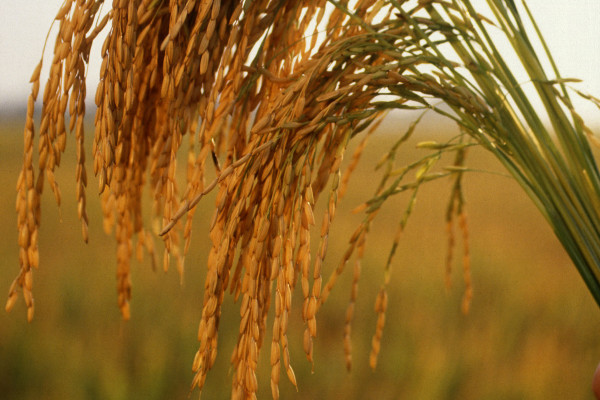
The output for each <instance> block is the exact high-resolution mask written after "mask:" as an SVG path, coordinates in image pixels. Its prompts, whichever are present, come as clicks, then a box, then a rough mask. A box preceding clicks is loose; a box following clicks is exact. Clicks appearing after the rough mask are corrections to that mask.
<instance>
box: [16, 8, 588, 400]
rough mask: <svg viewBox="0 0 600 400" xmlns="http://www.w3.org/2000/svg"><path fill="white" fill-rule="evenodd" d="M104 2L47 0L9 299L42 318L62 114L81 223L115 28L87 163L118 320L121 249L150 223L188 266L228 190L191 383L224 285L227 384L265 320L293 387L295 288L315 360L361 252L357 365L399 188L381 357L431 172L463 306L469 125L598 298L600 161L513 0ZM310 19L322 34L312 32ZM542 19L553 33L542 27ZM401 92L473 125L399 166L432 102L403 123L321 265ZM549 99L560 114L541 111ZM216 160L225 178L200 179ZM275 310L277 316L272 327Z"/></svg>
mask: <svg viewBox="0 0 600 400" xmlns="http://www.w3.org/2000/svg"><path fill="white" fill-rule="evenodd" d="M102 5H103V2H102V1H98V0H81V1H77V2H75V3H74V2H72V1H68V0H67V1H65V3H64V5H63V6H62V7H61V9H60V11H59V12H58V14H57V16H56V20H57V21H58V23H59V25H60V28H59V33H58V35H57V38H56V42H55V46H54V56H53V59H52V62H51V67H50V74H49V78H48V81H47V82H46V85H45V89H44V93H43V104H42V117H41V121H40V123H39V128H38V131H39V134H38V138H37V143H38V151H37V158H38V165H37V175H36V173H35V172H36V171H35V168H34V162H33V143H34V140H35V138H34V136H35V133H34V132H35V123H34V121H33V115H34V114H33V111H34V102H35V100H36V98H37V95H38V91H39V87H40V69H41V65H42V63H41V62H40V65H38V67H37V68H36V70H35V71H34V74H33V76H32V83H33V87H32V93H31V95H30V98H29V101H28V110H27V117H26V123H25V133H24V163H23V169H22V172H21V174H20V175H19V178H18V183H17V215H18V218H17V224H18V229H19V247H20V255H19V260H20V272H19V274H18V276H17V278H16V279H15V281H14V282H13V284H12V285H11V287H10V289H9V298H8V302H7V305H6V309H7V310H10V309H11V308H12V306H13V305H14V303H15V302H16V300H17V297H18V293H19V290H20V291H21V292H22V294H23V298H24V300H25V303H26V305H27V308H28V319H29V320H31V318H32V317H33V310H34V302H33V295H32V282H33V271H34V270H35V268H37V267H38V264H39V261H38V258H39V256H38V250H37V248H38V243H37V237H38V231H39V227H40V223H41V209H40V196H41V195H42V192H43V187H44V182H46V181H47V182H48V184H49V185H50V189H51V190H52V192H53V194H54V196H55V199H56V201H57V203H58V204H59V205H60V202H61V195H60V190H59V187H58V184H57V182H56V180H55V178H54V170H55V168H56V167H57V166H59V164H60V158H61V154H62V152H63V151H64V149H65V146H66V141H67V129H68V130H69V131H73V130H74V131H75V135H74V136H75V141H76V146H77V168H76V171H75V172H76V185H77V203H78V215H79V219H80V220H81V223H82V235H83V238H84V240H87V236H88V235H87V223H88V217H87V213H86V196H85V189H86V186H87V173H86V163H85V151H84V138H85V132H84V124H83V118H84V115H85V111H86V110H85V103H84V99H85V96H86V83H85V77H86V65H87V63H88V61H89V57H90V49H91V44H92V43H93V41H94V39H95V38H96V37H97V35H98V34H99V32H100V31H102V30H103V29H106V27H108V29H109V32H108V35H107V37H106V39H105V41H104V43H103V44H102V47H101V57H102V65H101V76H100V78H101V79H100V83H99V85H98V87H97V88H96V92H95V104H96V107H97V108H96V114H95V119H94V127H95V128H94V129H95V130H94V135H93V139H92V144H93V147H92V156H93V160H92V162H93V171H94V174H95V176H96V177H97V179H98V191H99V193H100V198H101V202H102V209H103V213H104V228H105V230H106V231H107V232H111V231H112V230H113V229H114V235H115V238H116V244H117V246H116V253H117V273H116V276H117V294H118V304H119V307H120V310H121V314H122V316H123V318H125V319H128V318H129V316H130V312H131V311H130V308H129V302H130V299H131V287H132V282H131V276H130V262H131V258H132V257H133V256H134V254H135V255H136V257H137V258H141V257H142V255H143V252H144V249H145V250H146V252H147V253H148V254H149V256H150V258H151V260H152V263H153V265H155V264H157V261H155V258H157V257H156V248H155V245H154V239H153V238H154V237H157V236H159V237H160V238H161V239H162V241H163V243H164V249H165V250H164V253H163V269H164V270H167V269H169V268H170V266H171V264H172V263H173V262H174V263H175V265H176V267H177V270H178V273H179V274H180V276H183V270H184V258H185V255H186V253H187V251H188V249H189V248H190V246H192V245H193V241H192V238H191V233H192V231H193V219H192V217H193V214H194V207H195V205H196V204H197V203H198V202H199V201H201V199H202V198H203V197H204V196H205V195H206V194H208V193H209V192H211V191H214V192H216V200H215V213H214V216H213V217H212V219H211V223H210V232H209V237H210V240H211V243H212V246H211V249H210V252H209V254H208V258H207V263H206V279H205V283H204V299H203V305H202V316H201V320H200V323H199V329H198V340H199V347H198V351H197V353H196V356H195V358H194V362H193V371H194V372H195V377H194V379H193V382H192V389H194V388H198V389H200V390H201V389H202V387H203V385H204V382H205V380H206V378H207V374H208V371H209V370H210V369H211V368H212V366H213V365H214V362H215V359H216V357H217V344H218V332H219V322H220V318H221V305H222V303H223V299H224V296H225V295H226V292H227V291H229V293H230V295H232V296H233V297H234V299H235V300H237V301H239V303H240V326H239V335H238V341H237V344H236V346H235V348H234V349H233V353H232V355H231V362H232V364H233V371H234V374H233V377H232V397H233V398H255V397H256V391H257V387H258V386H257V385H258V384H257V380H258V377H257V364H258V357H259V353H260V351H261V348H262V346H263V344H264V342H265V337H267V336H268V335H267V330H268V329H271V333H272V334H271V342H270V365H271V377H270V379H271V391H272V396H273V398H275V399H276V398H279V389H278V387H279V382H280V375H281V372H282V370H283V371H284V372H285V374H286V375H287V378H288V379H289V380H290V381H291V382H292V384H293V385H294V386H296V385H297V382H296V377H295V373H294V370H293V368H292V365H291V360H290V356H289V345H290V344H289V342H288V336H287V333H288V325H289V318H290V314H291V312H292V310H293V308H294V307H293V305H292V293H293V291H294V289H295V288H296V285H297V284H298V282H300V286H301V290H302V295H303V296H302V306H301V307H302V318H303V321H304V324H305V332H304V337H303V347H304V351H305V353H306V357H307V359H308V361H309V362H311V363H312V362H313V339H314V338H315V337H316V335H317V320H316V314H317V312H318V310H319V308H320V306H321V305H322V304H323V303H324V302H325V301H326V299H327V297H328V296H329V294H330V292H331V290H332V289H333V287H334V285H335V282H336V280H337V278H338V276H339V275H340V274H341V273H342V272H343V270H344V268H345V265H346V264H347V263H348V262H349V261H351V260H353V262H354V268H353V281H352V289H351V293H350V303H349V306H348V309H347V311H346V325H345V328H344V348H345V352H346V355H345V358H346V365H347V367H348V368H350V366H351V352H350V348H351V342H350V334H351V323H352V320H353V318H354V302H355V301H356V298H357V291H358V282H359V277H360V262H361V259H362V257H363V255H364V251H365V246H366V239H367V237H368V232H369V230H370V229H371V225H372V222H373V220H374V219H375V218H376V216H377V214H378V213H379V211H380V210H381V207H382V206H383V205H384V204H385V203H386V202H387V201H388V200H390V199H391V198H392V197H393V196H395V195H397V194H399V193H403V192H409V193H410V200H409V204H408V206H407V208H406V210H405V212H404V214H403V215H402V216H401V218H400V221H399V224H398V229H397V234H396V236H395V238H394V242H393V246H392V249H391V251H390V254H389V257H388V261H387V263H386V265H385V266H384V279H383V283H382V286H381V289H380V291H379V293H378V295H377V298H376V304H375V311H376V313H377V325H376V328H375V333H374V335H373V340H372V351H371V355H370V365H371V366H372V367H373V368H374V367H375V365H376V363H377V357H378V353H379V350H380V347H381V340H382V334H383V327H384V324H385V318H386V312H387V303H388V300H387V299H388V295H387V291H388V284H389V281H390V275H391V267H392V264H393V258H394V255H395V251H396V249H397V246H398V243H399V241H400V240H401V235H402V232H403V231H404V229H405V227H406V224H407V221H408V219H409V217H410V214H411V212H412V209H413V207H414V204H415V199H416V196H417V194H418V191H419V188H420V186H421V185H422V184H425V183H427V182H429V181H431V180H435V179H441V178H451V179H453V180H454V185H453V188H452V191H451V194H450V202H449V205H448V210H447V217H446V223H447V227H448V228H447V230H448V248H449V250H448V256H447V268H446V269H447V275H448V276H449V274H450V270H449V267H448V266H449V265H450V263H451V261H452V257H453V248H454V246H455V238H454V233H453V226H454V223H455V219H456V218H457V219H458V225H459V228H460V230H461V232H462V242H463V266H464V267H463V269H464V279H465V286H466V290H465V295H464V300H463V310H464V311H465V312H466V311H467V310H468V307H469V302H470V300H471V296H472V291H473V289H472V287H471V278H470V259H469V247H468V246H469V241H468V233H469V230H468V225H467V218H466V212H465V207H464V199H463V194H462V187H461V180H462V179H463V173H464V171H465V170H466V169H465V168H464V165H465V153H466V149H467V147H469V146H471V145H480V146H482V147H484V148H485V149H487V150H488V151H490V152H492V153H493V154H494V155H495V156H496V157H497V158H498V159H499V160H500V161H501V162H502V164H503V165H504V166H505V167H506V169H507V170H508V172H509V173H510V174H511V175H512V176H513V177H514V179H516V181H517V182H518V183H519V184H520V185H521V187H523V189H524V190H525V191H526V192H527V194H528V195H529V196H530V197H531V199H532V201H534V203H535V204H536V206H537V207H538V208H539V209H540V211H541V212H542V214H543V215H544V216H545V217H546V219H547V220H548V222H549V223H550V225H551V226H552V227H553V229H554V231H555V233H556V235H557V237H558V238H559V239H560V241H561V242H562V243H563V245H564V247H565V249H566V250H567V252H568V253H569V255H570V256H571V258H572V259H573V262H574V264H575V265H576V267H577V268H578V270H579V272H580V273H581V275H582V277H583V279H584V281H585V282H586V284H587V285H588V288H589V289H590V292H591V293H592V295H593V296H594V298H595V299H596V301H597V302H598V303H599V304H600V281H599V277H600V270H599V267H598V266H599V265H600V264H599V261H600V240H599V232H598V230H599V226H600V215H598V210H599V208H598V207H597V205H598V194H599V193H600V175H599V173H598V169H597V166H596V162H595V159H594V157H593V155H592V153H591V149H590V146H589V144H588V141H592V142H597V139H595V137H594V136H593V133H592V132H591V130H590V129H589V128H587V127H586V126H585V125H584V123H583V121H582V119H581V118H580V117H579V115H578V114H577V112H576V111H575V110H574V109H573V106H572V103H571V101H570V98H569V93H568V90H567V86H566V83H569V82H571V80H570V79H565V78H562V77H561V76H560V75H559V74H558V70H557V68H556V66H555V65H554V63H553V62H552V58H551V56H550V53H549V52H548V51H547V48H548V46H547V45H546V44H545V43H544V42H543V39H542V43H543V46H544V48H545V49H546V50H545V54H544V55H543V56H542V57H543V58H540V56H538V54H537V53H536V51H535V50H534V47H533V45H532V44H531V39H530V38H529V33H528V32H527V31H526V30H525V28H524V24H523V22H522V19H521V16H520V14H519V11H518V9H517V7H516V5H515V3H514V2H513V1H512V0H488V1H487V5H488V8H487V9H486V10H482V11H481V12H480V11H478V10H476V9H475V8H474V6H473V4H472V3H471V2H470V1H468V0H421V1H418V2H412V1H397V0H389V1H381V0H359V1H357V2H355V3H354V4H352V5H350V4H349V3H348V2H341V1H336V0H328V1H325V0H315V1H310V2H309V1H282V0H259V1H243V2H230V1H221V0H211V1H209V0H203V1H195V0H187V1H182V0H173V1H170V2H165V1H156V0H130V1H124V0H115V1H113V3H112V8H111V9H110V11H108V13H106V14H105V15H104V16H103V17H102V18H101V13H100V10H101V6H102ZM326 7H328V8H329V11H327V12H326ZM525 10H526V13H527V14H528V18H530V19H532V18H531V13H530V12H529V10H528V9H527V8H526V7H525ZM484 13H491V15H490V16H489V17H487V16H484V15H483V14H484ZM317 27H318V29H322V32H323V33H324V34H325V35H321V36H324V37H323V38H322V40H321V39H318V37H319V33H320V32H318V31H317ZM492 29H493V30H495V31H500V32H502V33H503V34H504V35H505V37H506V39H507V40H508V41H509V42H510V43H511V45H512V47H513V50H514V52H515V54H516V55H517V56H518V57H519V60H520V62H521V66H522V67H523V69H524V70H525V72H526V73H527V74H528V76H529V79H530V82H531V84H532V85H533V87H534V88H535V90H536V93H537V96H538V97H539V98H540V99H541V101H542V103H543V106H544V109H543V110H541V111H539V110H536V109H535V108H534V107H533V105H532V102H531V101H530V99H529V98H528V97H527V95H526V94H525V92H524V91H523V89H522V87H521V85H520V84H519V83H518V81H517V79H516V78H515V76H514V74H513V73H512V70H511V67H509V66H508V65H507V64H506V62H505V61H504V60H503V58H502V55H501V54H500V52H499V51H498V49H497V48H496V46H495V42H494V40H492V38H491V36H490V33H489V31H490V30H492ZM534 30H535V31H536V32H535V34H536V35H537V36H538V37H539V38H541V34H540V33H539V30H538V29H537V27H536V26H535V25H534ZM543 60H550V62H551V65H552V69H553V70H552V75H549V74H548V73H547V72H546V71H545V70H544V68H543V67H542V65H543V63H542V61H543ZM576 93H578V94H580V95H582V96H584V97H586V96H587V98H588V99H589V100H591V101H594V102H596V104H598V103H599V102H598V100H597V99H596V98H594V97H592V96H589V95H586V94H583V93H582V92H576ZM67 106H69V107H68V112H69V115H68V119H67V116H66V113H67ZM394 109H408V110H422V111H423V114H424V112H427V111H433V112H437V113H440V114H442V115H444V116H446V117H448V118H449V119H451V120H453V121H455V122H456V123H457V124H458V125H459V127H460V130H461V135H460V137H458V138H454V139H452V140H451V141H450V142H448V143H445V144H436V143H431V142H425V143H423V144H422V145H421V147H423V148H426V149H429V150H430V151H431V153H430V154H428V155H426V156H424V157H423V158H422V159H420V160H418V161H416V162H413V163H410V164H406V163H403V162H402V161H401V160H400V163H401V166H400V167H398V166H397V161H396V157H397V150H398V148H399V147H400V146H401V145H402V144H403V143H404V142H405V141H406V140H407V139H408V138H409V137H411V135H412V134H413V132H414V130H415V127H416V125H417V123H418V121H419V120H420V118H421V117H419V118H418V119H417V120H416V121H415V123H414V124H412V125H411V126H410V128H409V129H408V131H407V132H406V133H405V134H404V135H402V136H400V137H399V139H398V141H397V143H396V144H395V145H393V146H392V147H391V148H390V150H389V152H388V153H387V155H385V157H384V158H383V159H382V161H381V162H380V164H379V165H378V168H379V169H381V170H382V172H381V174H382V177H381V182H380V184H379V186H378V188H377V190H376V192H375V193H374V195H373V197H372V198H371V199H369V200H367V201H366V202H365V203H364V204H363V206H361V207H360V208H359V210H358V211H360V212H364V219H363V221H362V222H361V224H360V225H359V226H358V227H357V229H356V231H355V232H354V234H353V235H352V237H351V238H350V240H349V244H348V249H347V251H346V252H345V253H344V256H343V258H342V260H341V261H340V263H339V264H338V266H337V268H335V269H334V271H333V272H332V273H331V275H330V276H329V277H328V278H327V277H324V276H323V264H324V262H325V255H326V252H327V247H328V241H329V232H330V226H331V224H332V221H333V218H334V217H335V214H336V209H337V204H338V201H339V199H340V198H341V197H342V196H343V194H344V191H345V187H346V186H347V184H348V182H349V174H350V173H351V171H352V170H353V169H354V167H355V166H356V163H357V162H358V159H359V157H360V152H361V151H362V149H363V147H364V146H365V144H366V141H364V140H366V138H367V137H368V136H369V135H370V132H372V129H374V127H375V126H376V125H377V123H378V122H379V121H381V118H382V116H383V115H385V114H386V113H388V112H389V111H390V110H394ZM542 112H544V113H545V116H546V117H547V118H549V120H550V123H551V125H552V130H551V131H550V130H549V129H548V128H546V127H545V126H544V124H543V117H542ZM423 114H422V115H423ZM360 135H363V136H364V138H363V142H362V143H361V144H360V145H359V148H358V151H357V153H355V155H354V158H353V161H352V162H351V164H350V166H349V167H348V168H347V169H346V170H345V172H344V171H343V168H342V165H343V164H342V160H343V158H344V156H345V151H346V148H347V147H348V144H349V143H350V142H351V141H352V140H356V138H358V137H359V136H360ZM186 136H187V137H186ZM186 139H187V140H188V141H189V143H190V144H191V145H190V146H189V152H188V154H187V163H186V165H185V166H184V168H185V171H186V184H185V187H179V185H178V184H177V181H176V176H177V172H178V168H177V167H178V166H177V156H178V154H179V153H180V152H181V151H182V150H181V148H182V145H183V143H184V140H186ZM448 152H454V153H455V161H454V164H453V165H452V166H451V167H449V168H446V169H444V170H442V171H441V172H440V171H438V170H436V169H435V168H436V165H437V164H438V162H439V160H440V159H441V155H442V154H443V153H448ZM213 169H214V170H215V171H216V178H215V179H214V180H212V181H210V182H207V176H209V175H210V174H212V170H213ZM146 185H148V186H149V188H150V192H151V193H152V214H153V218H154V219H153V223H152V226H151V227H144V224H143V223H142V220H143V219H142V216H143V212H142V190H143V188H144V187H145V186H146ZM322 195H323V197H324V198H325V200H324V203H325V211H324V215H323V218H322V220H321V221H320V230H318V229H315V230H318V232H319V235H318V238H316V240H317V241H318V244H317V251H316V253H314V254H311V251H310V248H311V239H313V240H314V239H315V238H311V229H312V227H313V226H315V225H317V221H316V220H315V217H314V213H313V210H314V207H315V204H316V203H317V201H318V199H319V197H320V196H322ZM317 228H318V225H317ZM134 238H137V244H136V246H135V247H134V244H133V243H134ZM448 282H449V281H448ZM272 305H273V307H274V311H270V308H271V306H272ZM270 312H271V313H272V314H273V315H274V320H273V325H272V327H267V316H268V315H269V313H270Z"/></svg>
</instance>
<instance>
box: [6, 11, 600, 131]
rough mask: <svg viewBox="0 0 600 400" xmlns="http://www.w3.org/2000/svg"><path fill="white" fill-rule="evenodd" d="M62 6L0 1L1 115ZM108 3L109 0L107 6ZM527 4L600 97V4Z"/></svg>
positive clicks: (92, 72)
mask: <svg viewBox="0 0 600 400" xmlns="http://www.w3.org/2000/svg"><path fill="white" fill-rule="evenodd" d="M478 2H481V3H484V2H485V1H484V0H473V3H474V4H475V6H476V7H477V3H478ZM517 2H520V0H517ZM61 3H62V0H26V1H23V0H0V60H2V61H0V115H1V113H2V110H6V109H9V108H10V109H14V108H20V107H23V108H24V107H25V106H26V104H27V96H28V94H29V90H30V84H29V78H30V76H31V73H32V71H33V69H34V68H35V66H36V65H37V63H38V62H39V60H40V56H41V54H42V48H43V45H44V39H45V38H46V34H47V33H48V29H49V27H50V24H51V22H52V19H53V16H54V15H55V14H56V12H57V11H58V9H59V8H60V5H61ZM110 3H111V2H110V1H107V5H109V4H110ZM527 4H528V6H529V8H530V9H531V10H532V13H533V14H534V16H535V17H536V21H537V23H538V25H539V26H540V29H541V31H542V33H543V35H544V37H545V39H546V41H547V43H548V45H549V47H550V50H551V51H552V54H553V56H554V57H555V60H556V63H557V64H558V67H559V70H560V71H561V74H562V75H563V77H573V78H579V79H582V80H583V82H582V83H579V84H576V85H575V87H576V88H577V89H579V90H582V91H584V92H586V93H590V94H592V95H594V96H596V97H600V21H599V20H598V19H599V18H600V0H572V1H559V0H527ZM53 33H54V35H55V33H56V27H55V29H54V30H53ZM54 35H53V34H51V35H50V39H49V42H48V46H47V48H46V53H47V54H51V50H52V49H51V47H52V43H53V39H54ZM51 59H52V58H51V56H50V55H47V56H46V57H45V60H47V61H46V63H45V65H44V67H45V68H44V69H42V82H44V79H45V78H47V74H48V68H49V66H48V64H49V63H50V61H51ZM91 59H92V60H93V61H94V63H93V64H92V65H90V69H89V72H88V85H89V86H88V87H89V88H90V89H88V96H91V95H90V93H91V94H92V95H93V94H94V93H95V91H94V90H93V89H92V88H93V87H95V83H97V81H98V78H97V77H98V73H99V63H100V57H99V46H98V45H96V46H94V47H93V48H92V55H91ZM44 74H45V75H44ZM576 108H577V109H578V110H579V112H580V114H581V115H582V116H583V117H584V120H586V121H588V124H591V125H596V126H598V125H600V110H598V108H596V107H595V106H593V105H592V104H590V103H589V102H586V101H578V102H577V103H576Z"/></svg>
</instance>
